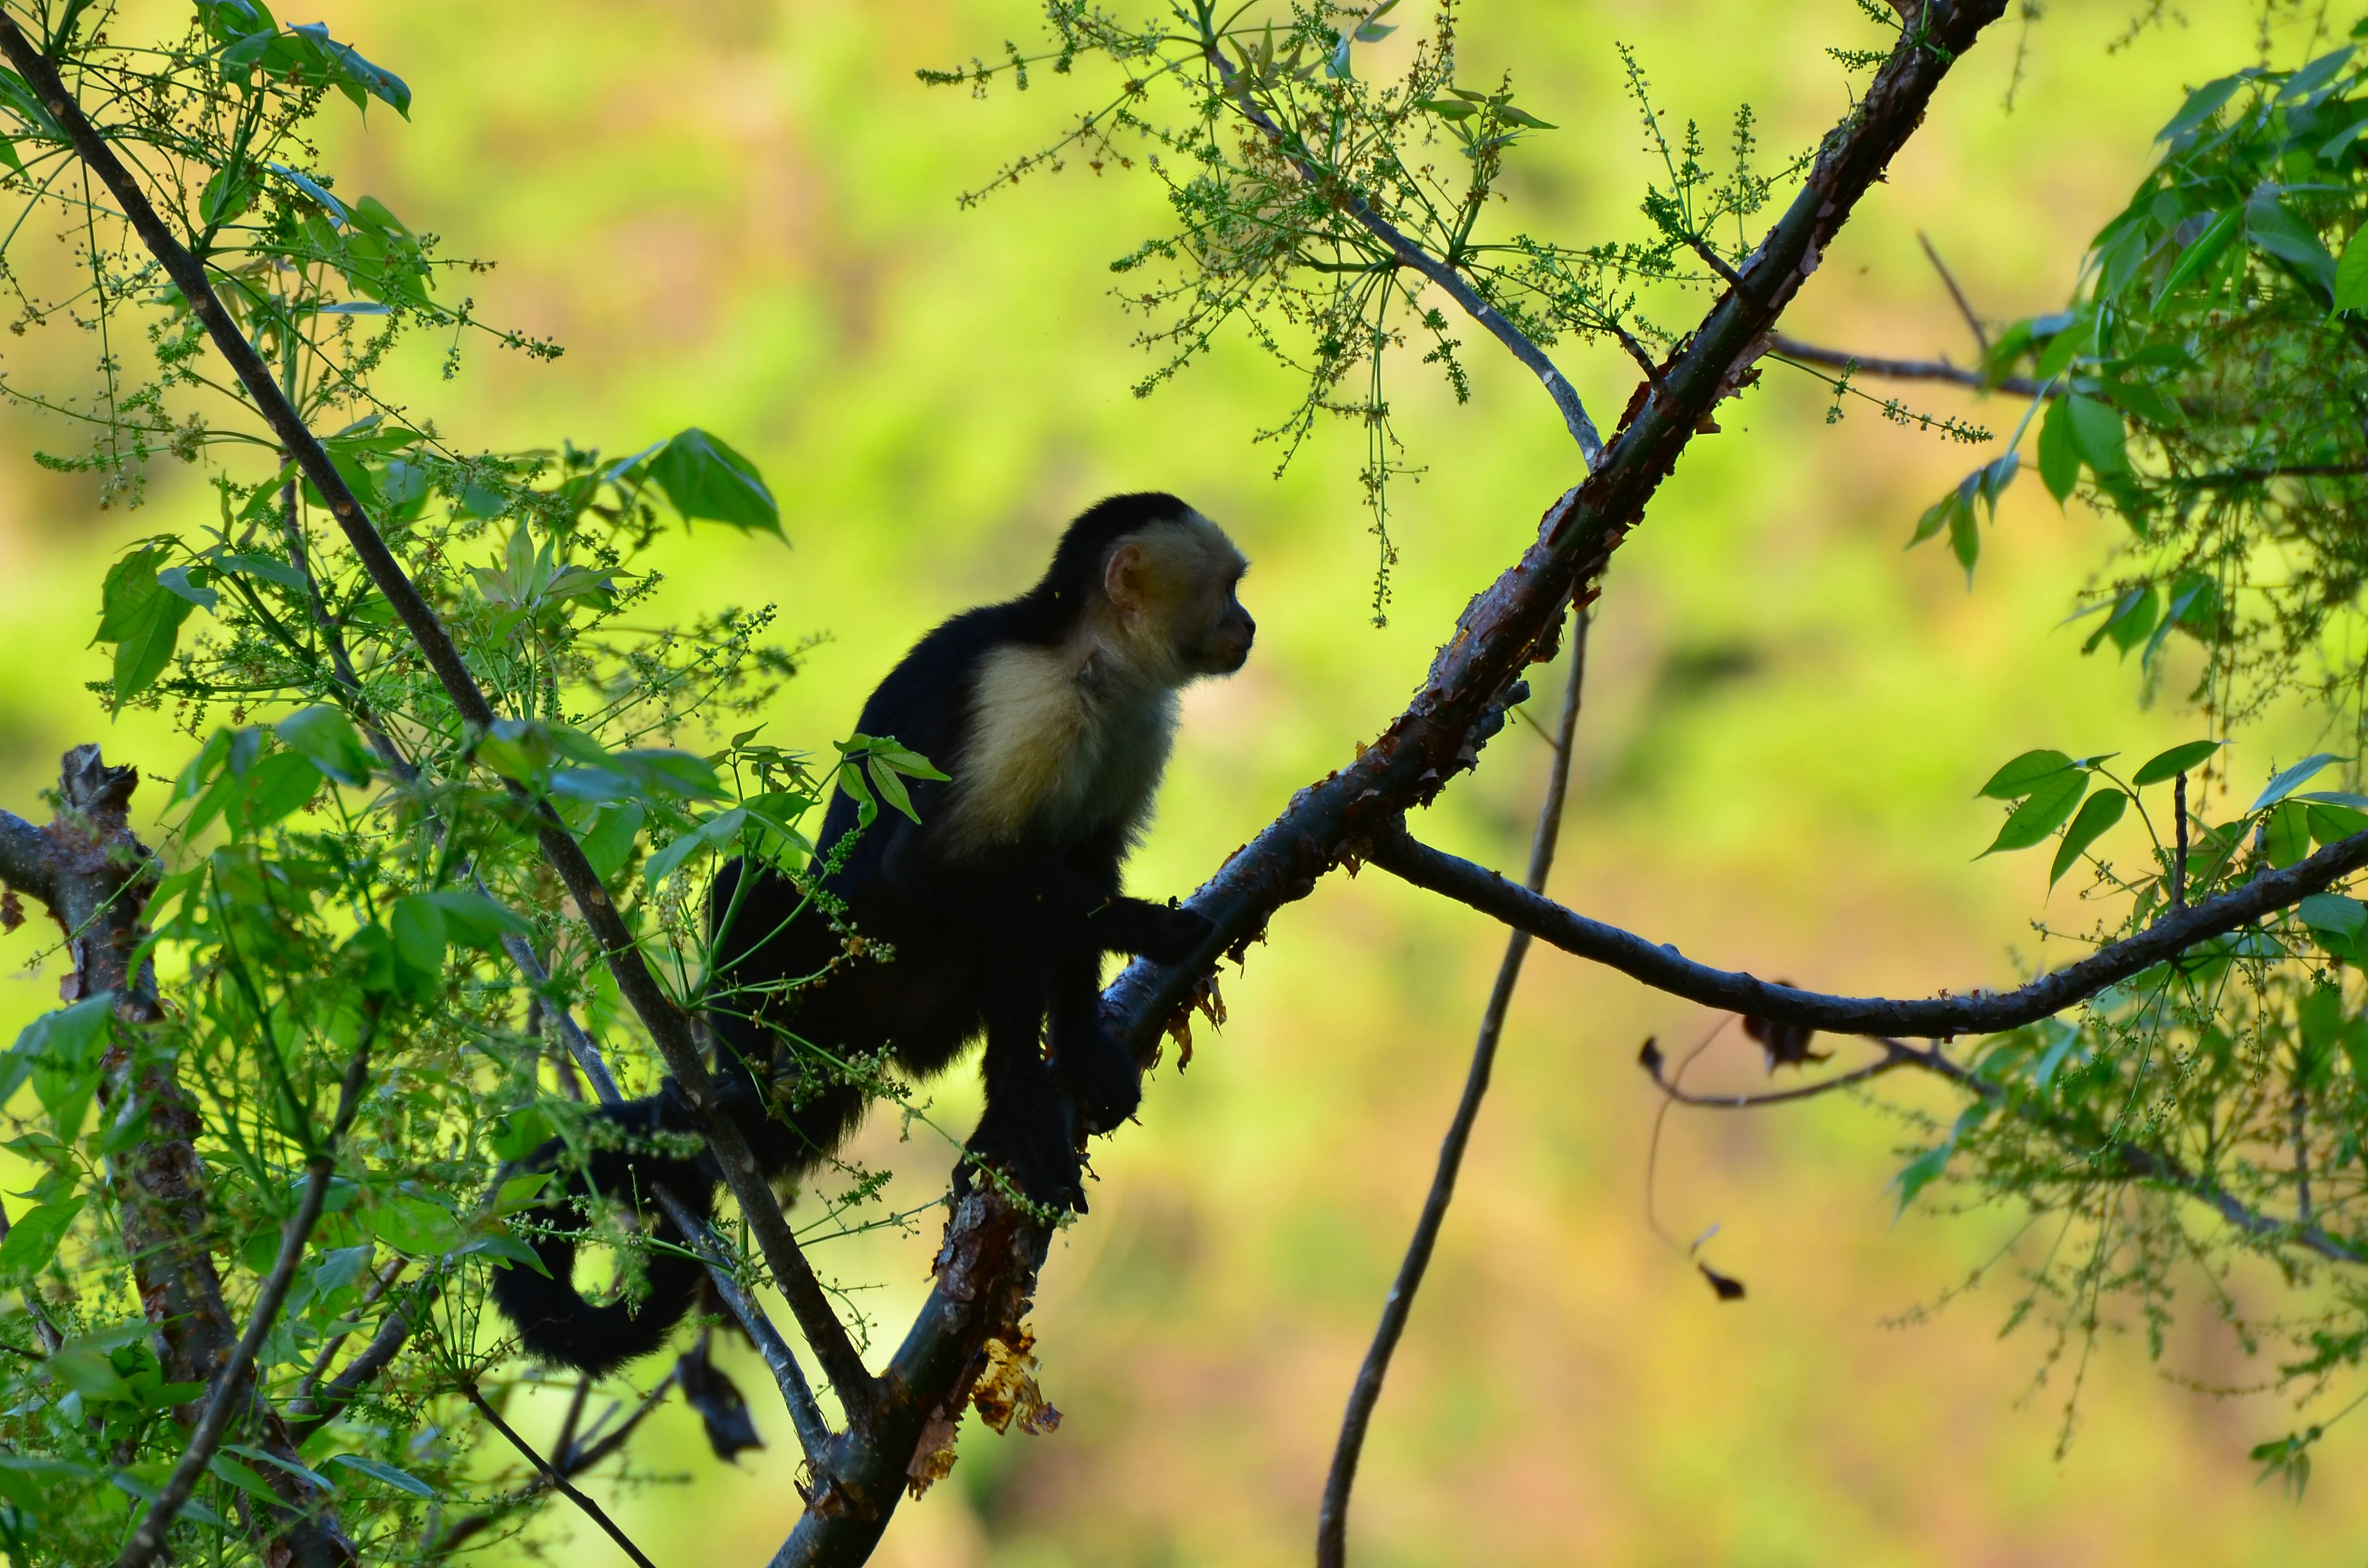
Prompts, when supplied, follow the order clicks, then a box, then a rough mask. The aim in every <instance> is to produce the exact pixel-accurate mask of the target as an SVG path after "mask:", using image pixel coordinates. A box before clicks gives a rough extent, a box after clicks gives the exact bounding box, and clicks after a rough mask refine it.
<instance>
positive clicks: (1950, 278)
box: [1916, 229, 1990, 359]
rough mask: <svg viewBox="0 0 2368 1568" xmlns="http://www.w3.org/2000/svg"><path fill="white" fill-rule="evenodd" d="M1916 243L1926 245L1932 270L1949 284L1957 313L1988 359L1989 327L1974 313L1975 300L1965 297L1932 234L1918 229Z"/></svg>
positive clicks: (1926, 255)
mask: <svg viewBox="0 0 2368 1568" xmlns="http://www.w3.org/2000/svg"><path fill="white" fill-rule="evenodd" d="M1916 243H1917V244H1919V245H1922V246H1923V247H1924V255H1925V257H1926V259H1928V260H1930V262H1931V263H1932V270H1933V271H1935V272H1937V273H1939V274H1940V275H1941V282H1942V283H1944V284H1946V285H1948V289H1949V298H1951V299H1952V300H1954V301H1957V313H1958V314H1959V315H1961V316H1963V317H1964V318H1965V325H1966V326H1968V327H1969V328H1971V329H1972V330H1973V334H1974V346H1975V347H1977V348H1979V349H1980V350H1981V351H1982V358H1984V359H1987V358H1989V357H1990V334H1989V329H1988V328H1987V327H1986V326H1984V325H1983V324H1982V318H1981V317H1979V316H1977V315H1975V314H1974V306H1973V302H1972V301H1969V300H1967V299H1966V298H1965V291H1964V290H1963V289H1960V288H1958V287H1957V278H1956V275H1955V274H1954V273H1952V272H1951V271H1950V270H1949V264H1948V263H1947V262H1945V261H1942V260H1941V253H1940V252H1939V251H1938V250H1936V249H1934V248H1933V245H1932V236H1931V235H1930V234H1928V233H1924V231H1923V230H1921V229H1918V231H1916Z"/></svg>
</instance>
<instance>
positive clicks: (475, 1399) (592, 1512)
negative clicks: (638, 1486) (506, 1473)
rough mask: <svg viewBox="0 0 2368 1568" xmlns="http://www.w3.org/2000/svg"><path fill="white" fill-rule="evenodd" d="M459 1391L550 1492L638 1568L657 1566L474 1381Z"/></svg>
mask: <svg viewBox="0 0 2368 1568" xmlns="http://www.w3.org/2000/svg"><path fill="white" fill-rule="evenodd" d="M461 1392H462V1393H464V1394H466V1395H467V1396H468V1399H469V1403H471V1404H473V1405H475V1406H476V1407H477V1414H478V1415H482V1416H484V1418H485V1419H486V1420H487V1421H488V1422H490V1423H492V1424H493V1428H494V1430H495V1431H496V1432H499V1433H500V1434H501V1435H502V1436H503V1437H507V1438H508V1439H509V1445H510V1447H511V1448H514V1449H517V1450H518V1452H519V1453H521V1454H523V1455H525V1456H526V1460H527V1462H528V1463H529V1464H531V1465H532V1466H534V1468H535V1469H536V1470H537V1471H539V1472H541V1476H542V1479H543V1480H544V1481H546V1482H548V1483H550V1484H551V1488H552V1491H554V1492H557V1493H558V1494H560V1495H561V1496H563V1497H565V1498H566V1499H567V1500H568V1501H569V1502H571V1503H573V1504H575V1506H577V1507H579V1508H581V1509H583V1510H584V1512H585V1514H586V1516H587V1517H589V1518H590V1519H591V1520H592V1522H593V1523H594V1524H596V1525H598V1526H599V1527H600V1528H601V1529H602V1530H604V1531H606V1532H607V1533H608V1537H609V1540H613V1541H615V1542H616V1543H617V1546H618V1548H619V1549H620V1551H623V1552H624V1554H625V1555H626V1556H628V1557H630V1558H632V1560H633V1562H635V1563H636V1564H637V1565H638V1568H657V1565H656V1564H655V1563H654V1562H651V1561H650V1560H649V1557H648V1555H647V1554H646V1553H644V1552H643V1551H642V1549H641V1548H640V1547H638V1546H635V1545H634V1544H633V1538H632V1537H631V1536H629V1535H627V1534H626V1533H625V1532H624V1531H623V1530H621V1529H619V1528H617V1521H616V1520H614V1519H612V1518H610V1517H609V1514H608V1510H607V1509H605V1508H603V1507H601V1506H600V1505H599V1504H598V1503H595V1502H594V1501H592V1499H591V1498H589V1497H586V1495H585V1494H583V1492H582V1491H581V1490H580V1489H578V1488H577V1486H576V1485H575V1483H574V1482H572V1481H570V1480H568V1479H567V1477H565V1476H564V1475H562V1474H561V1473H560V1472H559V1471H555V1470H553V1469H552V1467H551V1461H550V1460H547V1459H544V1458H543V1457H542V1456H541V1454H539V1453H537V1452H535V1450H534V1449H533V1448H532V1447H531V1446H529V1444H528V1442H527V1440H526V1439H525V1438H524V1437H519V1436H518V1434H517V1433H516V1432H515V1431H512V1430H511V1429H510V1424H509V1423H508V1422H507V1421H505V1420H503V1419H502V1418H501V1415H500V1413H499V1412H497V1411H495V1409H494V1407H493V1406H492V1405H490V1404H487V1403H485V1396H484V1394H482V1393H479V1392H477V1385H476V1384H474V1383H469V1384H467V1385H465V1386H463V1387H462V1389H461Z"/></svg>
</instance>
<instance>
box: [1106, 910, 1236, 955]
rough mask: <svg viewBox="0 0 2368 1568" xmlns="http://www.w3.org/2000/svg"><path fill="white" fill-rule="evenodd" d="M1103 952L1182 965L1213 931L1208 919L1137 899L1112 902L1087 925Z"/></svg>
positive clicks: (1214, 927) (1213, 926) (1187, 911)
mask: <svg viewBox="0 0 2368 1568" xmlns="http://www.w3.org/2000/svg"><path fill="white" fill-rule="evenodd" d="M1086 928H1087V933H1088V934H1089V935H1090V936H1091V937H1092V938H1093V940H1094V941H1095V942H1096V943H1098V944H1099V946H1100V947H1101V948H1102V949H1103V950H1104V951H1106V952H1113V953H1138V954H1140V955H1142V956H1143V957H1144V958H1147V959H1149V960H1151V961H1152V962H1153V963H1159V964H1174V963H1182V962H1184V961H1185V960H1187V959H1190V957H1191V956H1192V955H1193V954H1194V953H1196V952H1199V951H1200V950H1201V944H1202V943H1203V942H1206V941H1207V940H1208V939H1209V937H1210V935H1211V934H1212V932H1214V931H1215V930H1216V926H1215V925H1214V924H1212V922H1211V921H1210V919H1209V917H1208V916H1207V915H1196V914H1194V913H1193V912H1192V911H1191V910H1189V909H1178V908H1174V907H1171V906H1170V905H1167V904H1164V903H1151V902H1150V901H1148V900H1146V899H1140V898H1114V899H1111V900H1110V902H1109V903H1106V904H1104V905H1102V907H1101V908H1099V909H1098V910H1096V911H1095V912H1094V913H1093V914H1092V915H1090V916H1088V917H1087V921H1086Z"/></svg>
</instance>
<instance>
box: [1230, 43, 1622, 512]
mask: <svg viewBox="0 0 2368 1568" xmlns="http://www.w3.org/2000/svg"><path fill="white" fill-rule="evenodd" d="M1202 52H1203V54H1204V55H1205V56H1206V58H1207V59H1208V62H1209V63H1210V64H1211V65H1212V66H1213V67H1214V68H1215V70H1216V73H1217V77H1218V80H1219V81H1220V82H1222V83H1223V84H1224V87H1225V90H1226V91H1227V92H1228V93H1230V94H1231V95H1232V96H1233V99H1234V105H1235V108H1239V109H1240V110H1241V111H1242V118H1243V119H1247V120H1248V121H1249V122H1250V123H1251V124H1252V125H1254V126H1256V127H1258V130H1259V131H1262V132H1264V133H1265V135H1266V138H1267V140H1268V141H1269V142H1272V143H1273V144H1274V146H1275V148H1276V150H1277V151H1279V152H1281V153H1282V155H1283V156H1284V157H1285V158H1287V159H1289V160H1290V162H1291V166H1292V168H1294V169H1296V170H1298V171H1299V177H1300V178H1302V179H1304V180H1305V181H1306V182H1307V183H1308V184H1309V185H1310V186H1313V187H1316V188H1318V189H1320V190H1323V191H1324V192H1325V193H1326V197H1327V198H1328V199H1331V200H1334V201H1336V202H1338V204H1339V207H1340V210H1342V211H1344V212H1346V213H1348V214H1349V217H1351V218H1353V219H1355V220H1356V221H1357V222H1358V224H1359V226H1360V227H1361V228H1363V229H1364V230H1365V232H1366V233H1370V234H1372V236H1373V237H1374V238H1375V239H1377V240H1379V241H1381V242H1382V244H1383V245H1384V246H1386V247H1387V248H1388V250H1389V253H1390V254H1391V255H1392V256H1395V257H1396V258H1397V260H1398V261H1399V262H1400V263H1401V264H1402V265H1404V266H1406V267H1413V268H1414V269H1415V270H1416V271H1417V272H1419V273H1421V274H1422V275H1423V276H1424V277H1425V278H1429V279H1430V281H1431V282H1433V283H1435V284H1437V285H1438V286H1439V289H1440V291H1441V292H1442V293H1444V294H1445V295H1446V296H1447V297H1448V298H1449V299H1451V300H1452V301H1455V303H1456V306H1457V308H1459V309H1460V310H1462V311H1463V313H1464V314H1465V315H1468V316H1470V317H1471V318H1472V319H1473V320H1474V321H1475V322H1478V323H1479V324H1480V325H1481V326H1482V327H1484V328H1485V329H1486V331H1487V332H1488V334H1489V335H1491V336H1493V337H1494V338H1496V340H1497V342H1498V343H1500V344H1502V345H1504V346H1505V347H1506V348H1507V349H1508V351H1509V352H1510V353H1511V354H1512V356H1513V358H1516V359H1518V360H1520V362H1521V365H1522V367H1523V368H1524V369H1527V370H1528V371H1529V372H1530V373H1531V375H1533V376H1535V377H1537V379H1538V382H1539V384H1540V385H1542V386H1543V387H1544V388H1545V390H1546V395H1547V396H1548V397H1550V398H1552V399H1554V408H1555V410H1556V411H1557V412H1558V413H1560V414H1561V415H1562V422H1563V427H1564V428H1565V429H1566V430H1568V431H1569V432H1570V438H1571V439H1572V440H1574V441H1576V442H1577V443H1578V451H1579V456H1580V457H1581V459H1583V460H1585V462H1586V463H1587V466H1588V468H1589V469H1590V470H1592V469H1593V468H1594V467H1595V465H1596V462H1597V460H1599V459H1600V458H1601V457H1602V455H1603V437H1601V436H1599V435H1598V434H1596V430H1595V422H1594V421H1593V420H1591V419H1589V418H1588V416H1587V406H1586V404H1584V403H1581V402H1580V401H1579V397H1578V391H1577V388H1575V387H1573V386H1572V385H1571V384H1570V378H1569V377H1567V376H1565V375H1564V374H1563V373H1562V370H1561V369H1559V368H1558V367H1557V366H1556V365H1555V364H1554V360H1553V359H1552V358H1549V357H1548V355H1547V354H1546V351H1545V350H1544V349H1543V348H1541V347H1538V346H1537V344H1536V342H1535V341H1534V340H1532V339H1531V336H1530V335H1529V334H1527V333H1525V332H1523V331H1522V330H1521V329H1520V327H1518V326H1515V325H1514V324H1512V322H1511V321H1510V320H1508V319H1507V317H1506V315H1505V312H1502V311H1500V310H1498V309H1497V307H1496V306H1494V305H1492V304H1490V303H1489V302H1488V301H1486V299H1484V298H1482V297H1481V294H1480V291H1479V290H1476V289H1474V287H1473V286H1472V285H1471V284H1470V283H1469V282H1468V281H1466V280H1465V278H1464V277H1463V274H1462V273H1460V272H1458V271H1457V270H1456V269H1455V267H1454V264H1453V263H1452V262H1450V261H1445V260H1442V259H1440V257H1438V256H1433V255H1431V254H1430V253H1429V251H1427V250H1425V249H1423V247H1422V246H1420V245H1418V244H1416V243H1415V242H1414V241H1413V240H1412V239H1410V238H1409V237H1407V235H1406V233H1404V232H1403V231H1402V230H1400V229H1399V228H1398V227H1397V225H1395V224H1394V223H1392V222H1390V221H1389V220H1388V219H1386V218H1384V217H1383V216H1382V215H1381V214H1380V213H1378V212H1376V211H1374V210H1373V209H1372V206H1371V205H1370V204H1369V203H1368V202H1367V201H1366V200H1365V199H1364V198H1363V197H1361V196H1360V195H1358V194H1357V193H1356V192H1355V191H1354V190H1351V189H1349V188H1347V187H1340V186H1337V185H1336V183H1335V182H1333V181H1330V180H1327V179H1326V178H1325V177H1324V176H1323V175H1322V174H1321V173H1320V172H1319V171H1318V170H1317V169H1316V168H1315V165H1313V164H1311V163H1309V162H1308V161H1307V160H1306V159H1305V158H1303V157H1301V156H1300V155H1299V153H1297V152H1296V151H1294V150H1293V149H1294V146H1295V139H1294V138H1292V136H1291V135H1290V134H1289V133H1288V132H1286V131H1284V130H1283V129H1282V127H1281V126H1279V125H1277V124H1276V123H1275V122H1274V120H1273V119H1272V117H1270V116H1269V114H1268V113H1267V112H1266V110H1264V109H1262V108H1258V105H1257V103H1256V102H1254V101H1253V100H1252V99H1251V97H1250V96H1249V89H1248V87H1247V85H1245V84H1244V83H1243V82H1242V80H1241V74H1240V72H1239V71H1238V70H1237V69H1236V68H1235V64H1234V62H1232V61H1230V60H1228V59H1226V58H1225V51H1224V50H1223V49H1220V48H1219V47H1217V46H1216V45H1215V44H1213V43H1212V44H1211V45H1209V47H1208V48H1207V49H1206V50H1204V51H1202Z"/></svg>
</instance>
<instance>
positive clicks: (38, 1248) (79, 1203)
mask: <svg viewBox="0 0 2368 1568" xmlns="http://www.w3.org/2000/svg"><path fill="white" fill-rule="evenodd" d="M84 1201H85V1200H84V1199H79V1198H73V1199H67V1200H66V1201H65V1202H63V1203H44V1204H42V1205H41V1206H40V1208H38V1209H36V1210H33V1211H32V1212H31V1213H29V1214H24V1215H20V1216H18V1217H17V1221H16V1222H15V1223H13V1224H11V1225H10V1226H9V1227H8V1239H7V1240H6V1241H5V1242H0V1278H5V1279H12V1280H18V1281H22V1280H25V1279H29V1278H32V1277H33V1276H34V1275H36V1274H38V1273H40V1271H41V1270H42V1269H43V1268H45V1267H48V1266H49V1261H50V1259H51V1258H52V1257H55V1256H57V1252H58V1244H59V1243H60V1242H62V1241H63V1240H64V1239H65V1233H66V1230H67V1227H69V1226H71V1225H72V1224H73V1223H74V1216H75V1215H77V1214H79V1213H81V1212H82V1208H83V1203H84Z"/></svg>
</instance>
